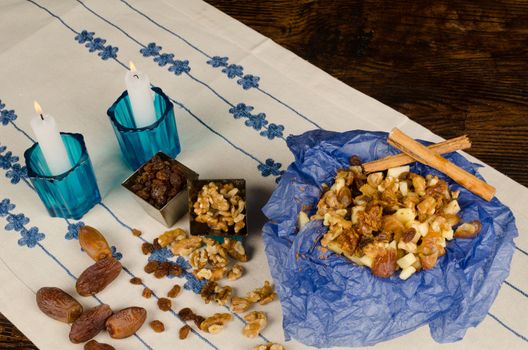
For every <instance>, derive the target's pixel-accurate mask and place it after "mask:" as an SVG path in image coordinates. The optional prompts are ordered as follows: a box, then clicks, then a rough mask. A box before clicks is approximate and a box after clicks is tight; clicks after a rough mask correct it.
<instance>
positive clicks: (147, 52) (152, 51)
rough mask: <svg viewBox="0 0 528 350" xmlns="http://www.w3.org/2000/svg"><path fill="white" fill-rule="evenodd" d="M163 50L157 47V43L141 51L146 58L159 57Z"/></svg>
mask: <svg viewBox="0 0 528 350" xmlns="http://www.w3.org/2000/svg"><path fill="white" fill-rule="evenodd" d="M160 50H161V46H158V45H156V43H150V44H148V45H147V47H144V48H142V49H141V50H139V52H141V54H142V55H143V56H144V57H150V56H157V55H159V52H160Z"/></svg>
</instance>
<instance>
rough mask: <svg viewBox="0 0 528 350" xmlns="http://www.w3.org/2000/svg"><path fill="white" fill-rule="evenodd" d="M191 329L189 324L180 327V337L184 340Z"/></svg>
mask: <svg viewBox="0 0 528 350" xmlns="http://www.w3.org/2000/svg"><path fill="white" fill-rule="evenodd" d="M190 331H191V327H190V326H189V325H185V326H183V327H182V328H180V331H179V336H180V339H181V340H183V339H185V338H187V336H188V335H189V332H190Z"/></svg>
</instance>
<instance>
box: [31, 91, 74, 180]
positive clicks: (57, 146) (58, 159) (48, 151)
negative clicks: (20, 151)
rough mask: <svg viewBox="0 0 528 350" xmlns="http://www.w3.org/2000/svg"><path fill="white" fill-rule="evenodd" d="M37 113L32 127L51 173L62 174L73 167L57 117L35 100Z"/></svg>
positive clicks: (32, 121) (32, 120)
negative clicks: (44, 111) (43, 111)
mask: <svg viewBox="0 0 528 350" xmlns="http://www.w3.org/2000/svg"><path fill="white" fill-rule="evenodd" d="M34 107H35V112H37V115H36V116H34V117H33V119H31V128H32V129H33V133H34V134H35V138H36V140H37V142H38V144H39V146H40V149H41V150H42V155H43V156H44V159H45V160H46V163H47V164H48V169H49V170H50V172H51V175H54V176H55V175H60V174H62V173H65V172H66V171H68V170H70V169H71V167H72V166H71V163H70V158H69V157H68V152H67V151H66V147H65V146H64V142H63V141H62V137H61V135H60V133H59V130H58V129H57V123H56V122H55V119H54V118H53V117H52V116H51V115H49V114H44V113H42V108H41V107H40V105H39V104H38V102H37V101H34Z"/></svg>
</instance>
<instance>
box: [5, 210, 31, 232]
mask: <svg viewBox="0 0 528 350" xmlns="http://www.w3.org/2000/svg"><path fill="white" fill-rule="evenodd" d="M27 223H29V219H28V218H27V217H26V216H25V215H24V214H9V215H8V216H7V225H6V226H5V229H6V230H7V231H11V230H15V231H20V230H22V229H23V228H24V225H26V224H27Z"/></svg>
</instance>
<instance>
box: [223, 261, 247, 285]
mask: <svg viewBox="0 0 528 350" xmlns="http://www.w3.org/2000/svg"><path fill="white" fill-rule="evenodd" d="M243 272H244V268H243V267H242V266H241V265H240V264H235V265H233V267H232V268H231V270H229V271H228V272H227V279H228V280H230V281H235V280H237V279H239V278H240V277H242V273H243Z"/></svg>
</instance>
